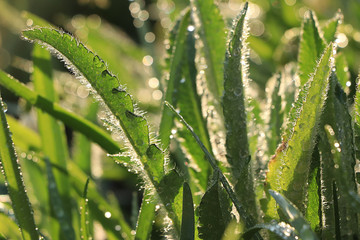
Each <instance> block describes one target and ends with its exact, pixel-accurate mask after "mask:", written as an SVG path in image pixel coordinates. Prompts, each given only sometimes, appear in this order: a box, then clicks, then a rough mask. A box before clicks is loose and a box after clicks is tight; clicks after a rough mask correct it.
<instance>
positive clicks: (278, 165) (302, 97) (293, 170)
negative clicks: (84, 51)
mask: <svg viewBox="0 0 360 240" xmlns="http://www.w3.org/2000/svg"><path fill="white" fill-rule="evenodd" d="M332 52H333V46H332V45H329V46H328V47H327V48H326V50H325V52H324V54H323V56H322V57H321V59H320V61H319V64H318V66H317V68H316V70H315V73H314V75H313V77H312V78H310V80H309V81H308V83H307V84H306V85H305V86H304V88H303V89H302V90H301V92H300V93H299V97H298V99H297V101H296V103H295V104H294V107H293V108H292V110H291V113H290V116H289V120H288V122H289V124H288V126H289V129H290V130H288V132H285V134H284V135H283V142H282V144H281V145H280V146H279V148H278V149H277V150H276V154H275V155H274V156H273V157H272V159H271V161H270V163H269V172H268V173H267V188H268V189H273V190H275V191H279V192H281V193H284V194H285V196H287V197H288V198H289V199H290V201H292V202H293V203H294V204H295V205H296V206H297V207H298V208H299V209H300V210H301V211H304V210H305V206H304V201H305V197H306V191H307V189H306V188H305V187H301V186H306V183H307V181H308V176H309V168H310V162H311V156H312V152H313V149H314V146H315V138H316V135H317V129H318V124H319V121H320V117H321V114H322V111H323V109H324V105H325V100H326V97H327V91H328V88H329V87H328V85H329V75H330V71H331V62H330V60H331V58H332ZM297 186H300V187H297ZM266 215H267V216H269V217H270V219H279V217H278V213H277V211H276V204H275V202H274V200H273V199H269V202H268V208H267V210H266Z"/></svg>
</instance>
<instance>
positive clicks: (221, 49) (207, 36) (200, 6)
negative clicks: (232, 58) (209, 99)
mask: <svg viewBox="0 0 360 240" xmlns="http://www.w3.org/2000/svg"><path fill="white" fill-rule="evenodd" d="M190 3H191V7H192V15H193V18H194V20H195V24H196V28H197V30H198V32H199V35H200V39H201V41H202V42H203V45H204V47H203V49H202V51H203V52H204V56H205V63H206V65H207V68H206V69H205V72H206V80H207V83H208V87H209V89H210V92H211V93H212V94H213V95H214V98H215V104H216V105H219V102H220V96H222V94H223V89H224V88H223V86H224V85H223V63H224V56H225V46H226V36H225V31H224V30H225V24H224V20H223V18H222V16H221V14H220V11H219V9H218V8H217V6H216V5H215V4H214V1H213V0H191V1H190ZM216 102H217V103H216ZM218 107H220V106H218ZM218 110H220V108H219V109H218ZM219 113H221V111H219Z"/></svg>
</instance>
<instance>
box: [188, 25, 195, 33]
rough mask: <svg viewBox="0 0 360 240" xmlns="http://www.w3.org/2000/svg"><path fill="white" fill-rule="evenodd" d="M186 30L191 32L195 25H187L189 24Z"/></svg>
mask: <svg viewBox="0 0 360 240" xmlns="http://www.w3.org/2000/svg"><path fill="white" fill-rule="evenodd" d="M187 30H188V31H189V32H193V31H194V30H195V26H194V25H189V26H188V27H187Z"/></svg>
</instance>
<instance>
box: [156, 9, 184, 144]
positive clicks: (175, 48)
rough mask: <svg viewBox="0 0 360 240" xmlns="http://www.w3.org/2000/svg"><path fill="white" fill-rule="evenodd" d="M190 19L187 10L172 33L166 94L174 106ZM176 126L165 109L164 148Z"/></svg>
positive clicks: (166, 97)
mask: <svg viewBox="0 0 360 240" xmlns="http://www.w3.org/2000/svg"><path fill="white" fill-rule="evenodd" d="M189 19H190V11H189V10H187V11H186V12H185V13H184V15H183V16H182V18H181V21H180V20H178V21H179V22H178V23H177V25H175V28H174V29H173V31H172V33H171V34H173V35H174V36H171V37H170V39H174V42H173V43H172V46H171V47H170V49H171V50H172V52H171V53H170V54H171V58H170V66H169V68H170V70H169V71H170V72H169V79H168V81H167V89H166V93H165V98H164V99H165V101H168V102H170V103H171V104H173V105H174V106H175V105H176V103H177V98H178V94H177V93H176V92H175V91H177V89H178V85H179V83H180V80H181V76H182V67H180V66H181V65H182V64H183V63H182V62H183V55H184V51H185V40H186V29H187V27H188V25H189ZM173 126H174V114H173V113H172V112H171V110H170V109H168V108H166V107H164V108H163V111H162V116H161V122H160V130H159V135H160V139H161V143H162V144H163V146H164V148H167V147H168V146H169V142H170V135H171V129H172V128H173Z"/></svg>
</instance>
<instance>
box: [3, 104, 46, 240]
mask: <svg viewBox="0 0 360 240" xmlns="http://www.w3.org/2000/svg"><path fill="white" fill-rule="evenodd" d="M4 111H5V106H4V103H3V101H2V98H1V97H0V120H1V121H0V146H2V147H1V148H0V160H1V172H2V174H3V175H4V176H5V179H6V183H7V189H8V193H9V196H10V199H11V202H12V206H13V209H14V213H15V217H16V220H17V222H18V225H19V228H20V231H21V233H22V237H23V239H25V240H28V239H31V240H38V239H39V233H38V230H37V227H36V226H35V221H34V216H33V213H32V208H31V205H30V201H29V198H28V196H27V194H26V191H25V187H24V183H23V179H22V173H21V167H20V164H19V162H18V159H17V156H16V153H15V149H14V144H13V142H12V139H11V133H10V130H9V127H8V124H7V121H6V118H5V113H4Z"/></svg>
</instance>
